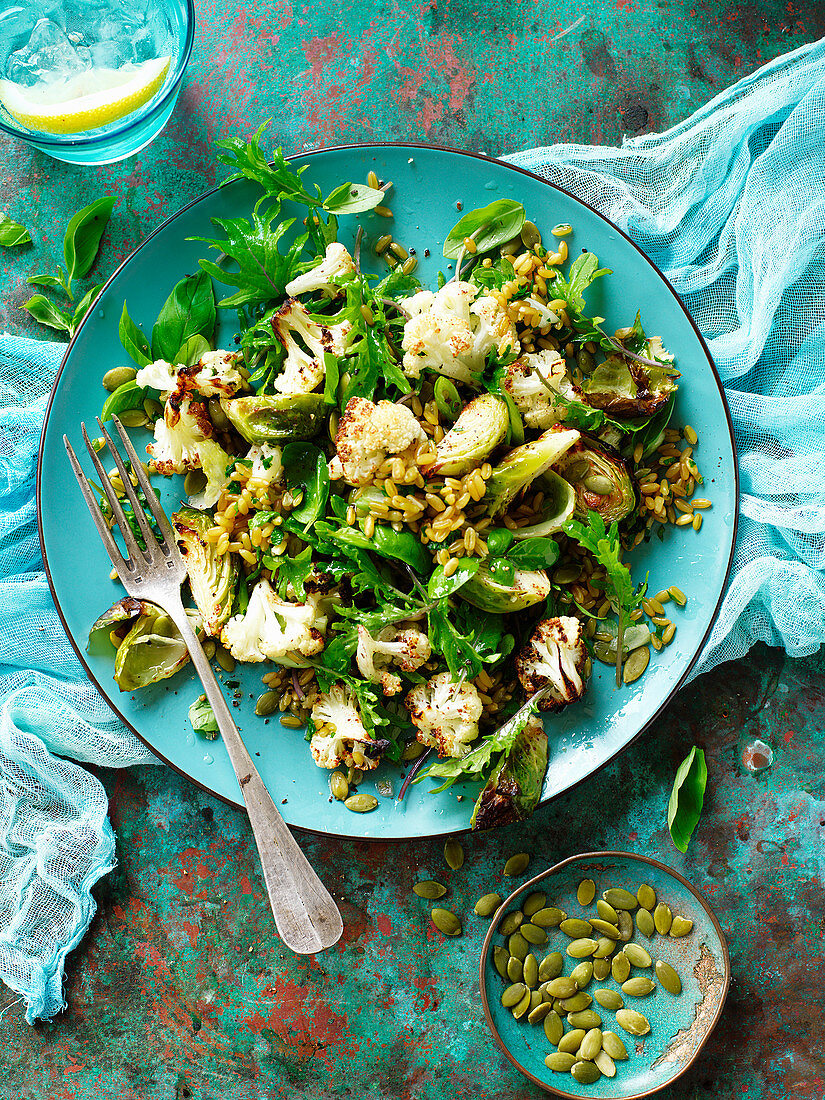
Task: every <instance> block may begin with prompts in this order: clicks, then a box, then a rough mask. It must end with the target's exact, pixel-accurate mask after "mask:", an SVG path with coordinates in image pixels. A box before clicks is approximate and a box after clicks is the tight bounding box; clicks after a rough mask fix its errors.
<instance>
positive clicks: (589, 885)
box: [576, 878, 596, 905]
mask: <svg viewBox="0 0 825 1100" xmlns="http://www.w3.org/2000/svg"><path fill="white" fill-rule="evenodd" d="M595 896H596V883H595V882H594V881H593V879H592V878H583V879H582V880H581V882H580V883H579V887H578V889H577V890H576V900H577V901H578V903H579V905H590V903H591V902H592V901H593V898H594V897H595Z"/></svg>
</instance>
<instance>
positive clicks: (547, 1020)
mask: <svg viewBox="0 0 825 1100" xmlns="http://www.w3.org/2000/svg"><path fill="white" fill-rule="evenodd" d="M548 1007H549V1006H548ZM544 1034H545V1036H546V1038H547V1042H548V1043H550V1044H551V1045H552V1046H554V1047H557V1046H558V1045H559V1041H560V1040H561V1037H562V1035H564V1024H563V1023H562V1022H561V1016H559V1014H558V1012H556V1011H555V1010H554V1009H553V1008H552V1007H549V1011H548V1013H547V1015H546V1016H545V1017H544Z"/></svg>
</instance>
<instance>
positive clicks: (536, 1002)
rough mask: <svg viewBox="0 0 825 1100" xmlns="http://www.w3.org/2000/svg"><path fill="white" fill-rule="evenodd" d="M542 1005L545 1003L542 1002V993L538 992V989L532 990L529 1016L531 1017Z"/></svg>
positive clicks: (528, 1010)
mask: <svg viewBox="0 0 825 1100" xmlns="http://www.w3.org/2000/svg"><path fill="white" fill-rule="evenodd" d="M542 1003H543V1001H542V996H541V991H540V990H538V989H531V990H530V1007H529V1008H528V1009H527V1012H528V1015H529V1013H531V1012H532V1011H533V1009H536V1008H538V1007H539V1006H540V1005H541V1004H542Z"/></svg>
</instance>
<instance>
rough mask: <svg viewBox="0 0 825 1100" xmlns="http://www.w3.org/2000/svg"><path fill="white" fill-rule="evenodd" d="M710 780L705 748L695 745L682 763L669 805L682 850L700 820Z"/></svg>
mask: <svg viewBox="0 0 825 1100" xmlns="http://www.w3.org/2000/svg"><path fill="white" fill-rule="evenodd" d="M707 782H708V766H707V764H706V762H705V753H704V750H703V749H697V748H696V746H695V745H694V746H693V748H692V749H691V750H690V752H689V753H688V754H687V756H686V757H685V759H684V760H683V761H682V763H681V764H680V765H679V770H678V771H677V772H676V778H675V780H674V781H673V790H672V791H671V795H670V801H669V802H668V806H667V825H668V828H669V829H670V836H671V839H672V840H673V843H674V844H675V845H676V847H677V848H678V849H679V851H680V852H686V851H687V848H688V844H689V842H690V838H691V836H692V835H693V830H694V829H695V828H696V826H697V824H698V823H699V817H700V816H701V813H702V805H703V803H704V800H705V788H706V786H707Z"/></svg>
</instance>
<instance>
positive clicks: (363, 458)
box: [329, 397, 427, 485]
mask: <svg viewBox="0 0 825 1100" xmlns="http://www.w3.org/2000/svg"><path fill="white" fill-rule="evenodd" d="M426 438H427V437H426V436H425V434H424V429H423V428H422V427H421V425H420V424H419V423H418V421H417V420H416V419H415V416H414V415H413V413H412V412H411V411H410V409H408V408H407V406H406V405H397V404H394V403H393V402H392V401H379V402H378V404H377V405H374V404H373V403H372V401H367V400H366V398H363V397H351V398H350V399H349V401H348V402H347V407H346V409H345V410H344V415H343V416H342V417H341V420H340V421H339V424H338V431H337V433H336V436H335V450H336V452H337V454H336V456H335V458H333V459H332V461H331V462H330V470H329V472H330V476H331V477H332V478H334V479H339V478H343V479H344V480H345V481H348V482H349V483H350V485H367V484H369V483H370V482H371V481H372V479H373V477H374V476H375V472H376V470H378V469H379V467H380V466H381V463H382V462H383V461H384V459H385V458H386V457H387V456H388V455H401V457H402V458H403V457H407V456H406V455H405V452H407V451H408V450H409V451H411V452H412V451H413V450H414V449H415V448H417V446H418V444H419V443H421V442H423V441H424V440H425V439H426ZM409 457H411V455H410V456H409Z"/></svg>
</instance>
